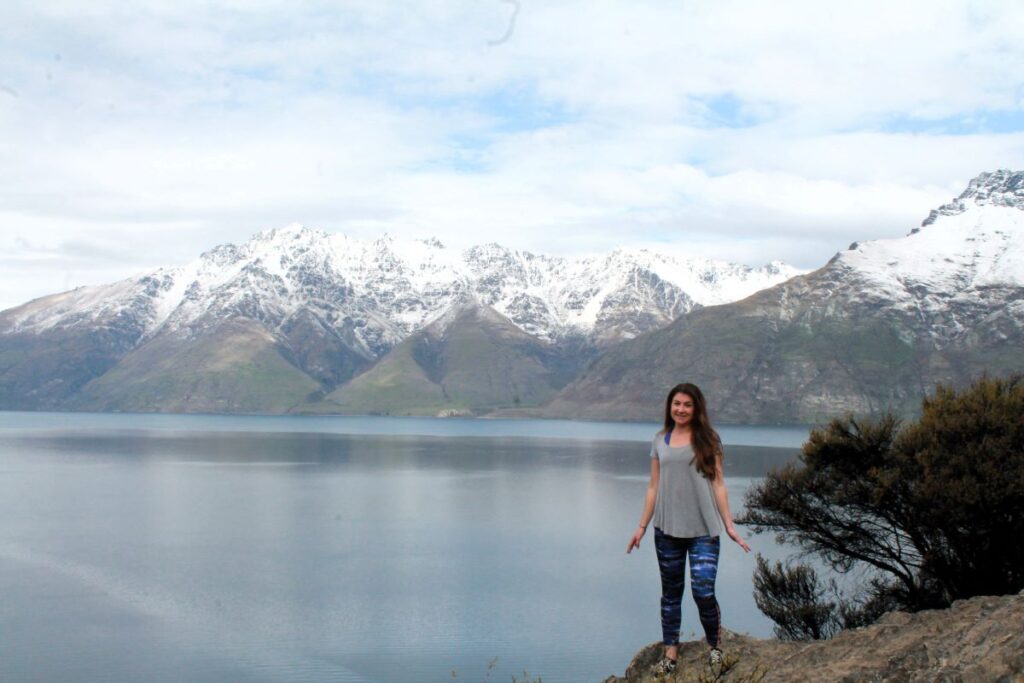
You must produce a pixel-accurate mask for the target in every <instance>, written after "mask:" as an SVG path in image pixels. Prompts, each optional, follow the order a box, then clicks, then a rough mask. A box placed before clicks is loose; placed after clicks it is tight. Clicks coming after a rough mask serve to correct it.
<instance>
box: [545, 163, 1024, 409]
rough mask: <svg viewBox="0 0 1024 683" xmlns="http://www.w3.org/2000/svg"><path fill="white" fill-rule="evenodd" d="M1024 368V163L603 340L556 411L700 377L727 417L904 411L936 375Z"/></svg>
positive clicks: (654, 397) (632, 399) (637, 401)
mask: <svg viewBox="0 0 1024 683" xmlns="http://www.w3.org/2000/svg"><path fill="white" fill-rule="evenodd" d="M1022 370H1024V173H1021V172H1018V173H1012V172H1010V171H998V172H995V173H984V174H981V175H980V176H978V177H977V178H975V179H974V180H972V181H971V183H970V184H969V186H968V188H967V189H966V190H965V191H964V192H963V194H961V195H960V196H959V197H958V198H957V199H955V200H954V201H952V202H950V203H949V204H946V205H944V206H942V207H940V208H939V209H937V210H935V211H933V212H932V213H931V215H930V216H929V217H928V218H927V219H926V220H925V221H924V223H923V225H922V226H921V227H920V228H918V229H915V230H913V231H911V232H910V234H908V235H907V236H906V237H903V238H899V239H888V240H877V241H872V242H864V243H859V244H858V243H854V244H853V245H851V246H850V248H849V249H847V250H846V251H843V252H840V253H838V254H836V256H835V257H834V258H833V259H832V260H831V261H829V263H828V264H826V265H825V266H824V267H823V268H821V269H819V270H817V271H814V272H812V273H809V274H806V275H802V276H798V277H795V278H793V279H791V280H788V281H786V282H784V283H781V284H779V285H776V286H774V287H771V288H768V289H766V290H763V291H761V292H758V293H756V294H754V295H752V296H750V297H748V298H746V299H743V300H741V301H737V302H734V303H731V304H726V305H720V306H710V307H706V308H702V309H699V310H695V311H692V312H691V313H689V314H687V315H684V316H681V317H680V318H679V319H677V320H676V321H675V322H673V323H672V324H671V325H669V326H667V327H665V328H662V329H660V330H657V331H654V332H651V333H648V334H645V335H642V336H639V337H637V338H635V339H633V340H630V341H627V342H624V343H623V344H621V345H619V346H617V347H615V348H612V349H609V350H608V351H607V352H606V353H604V354H603V355H602V356H601V357H600V358H598V359H597V360H595V361H594V363H593V364H592V365H591V366H590V367H589V368H588V370H587V371H586V372H585V373H584V374H583V375H582V376H581V377H580V378H578V379H577V380H576V381H574V382H573V383H572V384H570V385H569V386H567V387H566V388H565V389H564V390H562V391H561V392H560V393H559V394H558V396H556V397H555V399H554V400H553V401H552V402H551V403H550V404H549V406H548V407H547V408H546V409H545V415H548V416H583V417H595V418H598V417H600V418H613V417H618V418H625V419H651V416H653V415H657V414H659V411H660V410H661V403H662V401H663V400H664V395H665V393H666V391H667V389H668V388H669V387H670V386H672V385H673V384H675V383H677V382H679V381H684V380H685V381H692V382H695V383H697V384H699V385H701V387H702V388H703V389H705V392H706V393H707V394H708V396H709V400H710V401H711V403H712V405H711V408H712V411H713V414H714V416H715V417H716V418H717V419H719V420H723V421H728V422H755V423H771V422H816V421H820V420H824V419H827V418H828V417H829V416H831V415H834V414H836V413H837V412H842V411H854V412H858V413H866V412H875V411H879V410H883V409H893V410H896V411H897V412H900V413H904V414H909V413H912V412H914V411H915V410H916V409H917V408H918V407H919V405H920V401H921V398H922V397H923V396H924V394H925V393H926V392H927V391H928V390H930V389H931V388H932V387H933V386H934V384H935V383H936V382H940V381H941V382H952V383H954V384H963V383H966V382H968V381H969V380H970V379H972V378H974V377H976V376H978V375H980V374H982V373H983V372H989V373H993V374H1003V373H1009V372H1015V371H1017V372H1019V371H1022Z"/></svg>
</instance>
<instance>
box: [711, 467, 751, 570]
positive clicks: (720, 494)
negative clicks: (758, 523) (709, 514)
mask: <svg viewBox="0 0 1024 683" xmlns="http://www.w3.org/2000/svg"><path fill="white" fill-rule="evenodd" d="M711 490H712V491H713V492H714V494H715V503H716V504H717V505H718V514H719V515H721V517H722V522H723V523H724V524H725V533H727V534H729V538H731V539H732V540H734V541H736V542H737V543H738V544H739V546H740V547H741V548H743V550H744V551H745V552H748V553H749V552H750V546H749V545H747V542H746V541H744V540H743V537H741V536H740V534H739V532H738V531H736V525H735V524H733V522H732V513H731V512H730V511H729V492H728V491H727V490H726V488H725V472H723V470H722V458H721V456H719V457H718V458H717V461H716V462H715V478H714V480H713V481H712V482H711Z"/></svg>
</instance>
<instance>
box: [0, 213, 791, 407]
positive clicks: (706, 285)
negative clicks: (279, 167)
mask: <svg viewBox="0 0 1024 683" xmlns="http://www.w3.org/2000/svg"><path fill="white" fill-rule="evenodd" d="M799 272H800V271H798V270H796V269H795V268H792V267H790V266H787V265H785V264H781V263H771V264H768V265H767V266H764V267H761V268H750V267H747V266H741V265H736V264H730V263H724V262H715V261H708V260H698V259H678V258H673V257H671V256H668V255H664V254H658V253H653V252H650V251H646V250H642V249H619V250H616V251H614V252H612V253H610V254H607V255H604V256H598V257H589V258H563V257H554V256H545V255H538V254H532V253H529V252H525V251H517V250H513V249H508V248H505V247H502V246H500V245H497V244H486V245H481V246H476V247H473V248H470V249H467V250H464V251H460V250H455V249H448V248H446V247H445V246H444V245H442V244H441V243H440V242H439V241H437V240H436V239H428V240H398V239H394V238H392V237H389V236H387V235H385V236H383V237H381V238H379V239H376V240H359V239H354V238H351V237H348V236H346V235H342V234H327V233H325V232H321V231H318V230H313V229H309V228H305V227H302V226H299V225H290V226H287V227H285V228H281V229H274V230H268V231H265V232H261V233H259V234H257V235H255V236H254V237H253V238H252V239H250V240H249V241H248V242H246V243H244V244H242V245H237V246H236V245H231V244H228V245H222V246H219V247H217V248H215V249H212V250H210V251H208V252H206V253H205V254H203V255H201V256H200V257H199V258H197V259H196V260H194V261H192V262H191V263H188V264H186V265H184V266H179V267H168V268H160V269H158V270H155V271H153V272H150V273H145V274H143V275H140V276H138V277H134V278H130V279H127V280H124V281H121V282H117V283H113V284H110V285H105V286H100V287H84V288H79V289H76V290H73V291H70V292H64V293H61V294H55V295H52V296H48V297H43V298H41V299H37V300H34V301H31V302H29V303H27V304H24V305H23V306H19V307H17V308H13V309H10V310H8V311H5V312H3V313H0V344H2V345H3V346H5V347H8V348H17V349H19V353H20V350H25V353H26V354H27V355H25V356H18V355H10V356H9V357H10V358H22V359H23V360H22V361H21V362H19V363H17V364H16V365H12V367H11V368H9V369H8V370H10V372H9V374H8V378H7V379H8V380H9V384H10V385H11V387H12V388H9V389H6V390H5V391H2V392H0V394H5V395H4V396H2V397H0V398H3V402H2V405H6V406H11V407H18V406H22V407H60V406H64V405H67V400H68V397H69V396H72V395H77V394H78V392H80V391H81V392H82V393H81V396H80V398H81V397H87V396H91V398H90V399H89V400H88V401H85V403H83V404H82V405H87V406H91V407H94V408H97V407H98V408H100V409H115V408H116V409H139V410H142V409H167V408H166V405H167V403H166V401H165V400H164V399H162V398H159V397H161V396H166V395H168V394H173V395H174V396H175V397H176V398H174V400H173V401H172V405H173V406H175V407H176V409H177V408H180V409H194V410H199V409H203V410H231V409H238V410H241V409H246V410H278V409H281V408H280V406H279V405H278V404H277V403H273V404H270V405H267V404H249V403H246V404H244V405H243V404H240V403H232V401H233V400H234V399H233V398H231V397H229V396H228V395H227V394H229V393H230V394H232V395H236V394H237V393H238V392H240V391H242V390H241V389H232V390H231V391H230V392H229V391H228V389H227V388H226V387H228V386H234V384H233V382H235V381H236V380H237V379H238V378H239V377H251V378H252V382H253V383H254V386H255V383H256V382H257V378H258V377H263V376H264V375H265V374H266V373H270V374H272V375H274V376H275V377H278V378H279V379H278V381H280V382H284V383H285V384H287V385H289V386H291V387H292V391H293V392H294V396H292V398H291V399H289V401H291V403H289V404H288V405H289V406H291V407H294V405H297V404H298V403H302V402H303V401H305V400H306V399H305V398H303V397H307V395H308V396H314V395H315V394H318V393H319V394H326V393H328V392H331V391H332V390H333V389H334V388H336V387H338V386H340V385H343V384H344V383H345V382H347V381H349V380H350V379H351V378H352V377H353V376H355V375H357V374H358V373H359V372H361V371H362V370H364V369H366V368H367V367H368V366H369V365H370V364H372V363H374V362H376V361H377V360H378V359H380V358H382V357H383V356H384V355H385V354H387V353H388V352H390V351H391V350H392V349H394V348H396V346H397V345H398V344H400V343H401V342H402V341H403V340H405V339H408V338H409V337H410V335H412V334H413V333H415V332H417V331H418V330H421V329H424V328H425V327H427V326H428V325H430V324H431V322H432V321H436V320H438V319H439V318H441V317H442V316H444V315H445V314H446V313H447V312H449V311H451V310H452V308H453V307H455V306H461V305H463V304H464V303H465V302H466V301H467V300H472V301H473V302H474V306H477V307H478V308H479V307H483V309H486V310H487V311H490V313H486V315H483V314H480V315H483V317H480V315H477V316H476V317H473V316H470V317H468V318H466V317H464V318H463V319H462V320H463V321H464V322H463V326H464V325H465V324H469V323H466V322H465V321H469V320H482V319H485V318H488V319H489V317H493V316H494V315H498V316H503V317H505V318H507V319H508V321H509V324H510V325H512V326H514V327H515V328H517V329H518V330H520V331H521V332H522V333H524V334H525V335H527V336H528V337H530V338H532V339H534V340H535V341H536V343H537V344H540V345H545V344H547V345H550V346H551V347H553V349H554V350H555V351H541V350H537V351H536V353H534V352H532V351H531V352H530V353H532V354H534V355H529V354H527V355H528V356H529V357H530V358H542V359H545V361H544V363H545V365H544V367H545V368H546V369H545V370H544V372H545V373H549V374H548V375H545V376H547V377H550V378H554V379H552V380H551V381H553V382H556V384H557V382H562V384H559V385H558V387H560V386H562V385H564V382H565V381H568V379H569V378H568V377H565V372H566V368H574V367H577V368H578V367H580V366H581V365H582V364H583V363H585V362H586V361H588V360H589V359H590V358H592V357H593V355H594V353H596V352H597V350H599V349H600V348H603V347H605V346H607V345H609V344H611V343H613V342H616V341H619V340H622V339H629V338H632V337H635V336H637V335H639V334H643V333H645V332H649V331H651V330H653V329H657V328H659V327H662V326H664V325H667V324H668V323H670V322H671V321H672V320H673V319H675V318H676V317H678V316H679V315H681V314H683V313H685V312H687V311H690V310H693V309H694V308H695V307H699V306H701V305H708V304H718V303H722V302H724V301H729V300H732V299H734V298H737V297H743V296H747V295H749V294H751V293H753V292H755V291H757V290H758V289H760V288H763V287H766V286H769V285H771V284H774V283H776V282H780V281H782V280H784V279H786V278H788V277H791V276H793V275H795V274H798V273H799ZM483 309H481V310H483ZM498 338H507V335H505V336H501V335H499V337H498ZM214 340H216V343H214ZM225 345H226V346H225ZM198 349H207V351H206V352H203V353H200V352H199V351H198ZM225 349H235V350H238V351H239V353H240V354H242V356H244V358H241V357H239V358H235V357H231V358H228V357H224V355H225V353H226V350H225ZM157 350H159V352H158V351H157ZM243 351H244V352H245V353H242V352H243ZM182 354H184V356H187V358H185V357H184V356H182ZM204 354H205V355H204ZM245 354H249V355H245ZM215 356H216V357H217V358H220V360H219V361H217V362H214V361H213V360H212V359H213V358H214V357H215ZM172 357H173V358H177V361H176V363H177V365H176V366H175V367H174V368H172V367H171V366H170V365H169V364H168V363H169V361H168V360H167V359H168V358H172ZM29 359H31V360H29ZM40 359H43V360H40ZM238 363H248V364H249V365H250V366H251V369H252V372H251V373H250V374H249V375H246V374H244V373H242V374H239V373H237V372H236V373H234V374H233V375H230V374H225V376H224V377H223V378H222V379H221V380H219V381H218V382H216V383H214V385H213V386H211V387H208V388H206V389H202V390H200V389H198V388H197V387H207V384H208V383H209V382H211V381H212V380H211V379H210V378H211V377H213V376H214V374H215V370H216V369H217V368H221V369H223V368H227V367H229V366H230V367H234V366H235V365H237V364H238ZM40 364H41V365H40ZM182 368H191V374H189V372H184V371H182ZM129 369H131V372H129ZM200 369H202V372H200ZM293 370H294V371H295V372H292V371H293ZM225 372H226V371H225ZM147 373H156V374H155V375H152V376H151V374H147ZM295 373H298V374H295ZM101 376H104V378H103V379H102V380H101V379H100V378H101ZM139 378H143V380H144V381H143V380H140V379H139ZM281 378H286V379H281ZM559 378H564V379H559ZM139 382H141V384H139ZM136 384H138V386H136ZM506 384H507V386H513V385H515V382H512V381H511V380H510V383H506ZM86 385H89V388H88V390H85V389H83V388H84V387H86ZM154 386H159V387H163V388H162V389H160V390H159V391H155V390H153V387H154ZM503 386H504V384H503ZM133 387H134V388H133ZM0 388H2V387H0ZM101 389H102V391H101ZM214 389H216V391H218V392H221V393H222V394H224V396H222V397H221V398H218V399H216V400H213V401H212V402H210V403H202V402H200V403H199V404H197V403H196V401H198V400H199V399H198V398H197V397H200V396H206V397H207V398H209V396H208V392H209V391H212V390H214ZM250 389H252V390H253V391H255V388H253V387H250ZM154 391H155V393H154ZM126 392H128V393H131V392H135V393H133V394H131V396H129V395H128V393H126ZM139 392H142V393H143V394H145V395H147V396H151V399H147V400H148V401H149V402H142V403H138V402H137V401H136V400H135V398H133V397H137V396H139V395H141V394H139ZM146 392H149V393H146ZM204 392H207V393H205V394H204ZM115 394H117V395H119V396H120V395H123V400H122V399H119V400H118V401H114V402H110V401H109V400H108V399H109V398H110V397H111V396H113V395H115ZM534 395H537V396H539V395H541V394H540V393H535V394H534ZM82 400H83V401H84V400H85V399H84V398H82ZM204 400H205V399H204ZM310 400H314V401H315V400H317V399H315V398H314V399H310ZM161 406H163V407H161Z"/></svg>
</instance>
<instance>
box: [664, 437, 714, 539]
mask: <svg viewBox="0 0 1024 683" xmlns="http://www.w3.org/2000/svg"><path fill="white" fill-rule="evenodd" d="M670 437H671V432H668V433H666V434H665V436H664V438H661V435H660V434H659V435H657V436H655V437H654V441H653V443H652V444H651V457H652V458H657V459H658V461H659V471H660V474H659V476H658V499H657V500H656V501H655V503H654V518H653V520H652V521H653V522H654V526H655V527H656V528H658V529H661V532H662V533H664V534H668V535H669V536H676V537H677V538H695V537H697V536H719V535H721V533H722V518H721V515H719V514H718V506H717V505H715V496H714V493H713V492H712V490H711V482H710V481H708V479H706V478H705V477H704V475H702V474H701V473H700V470H698V469H697V467H696V465H695V464H694V463H693V448H692V447H691V446H690V445H689V444H687V445H685V446H670V445H669V439H670Z"/></svg>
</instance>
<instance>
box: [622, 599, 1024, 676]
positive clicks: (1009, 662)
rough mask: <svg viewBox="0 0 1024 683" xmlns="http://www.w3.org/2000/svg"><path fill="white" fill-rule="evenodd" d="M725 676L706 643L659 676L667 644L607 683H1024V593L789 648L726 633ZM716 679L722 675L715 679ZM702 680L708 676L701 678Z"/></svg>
mask: <svg viewBox="0 0 1024 683" xmlns="http://www.w3.org/2000/svg"><path fill="white" fill-rule="evenodd" d="M722 647H723V649H724V650H725V652H726V667H725V671H716V672H711V671H710V670H709V669H708V667H707V665H706V664H705V663H704V658H705V657H706V653H707V645H706V644H704V643H703V642H688V643H683V644H682V646H681V647H680V651H679V662H680V666H679V669H677V670H676V672H675V674H673V675H672V676H667V677H657V676H655V675H654V674H653V672H652V667H653V666H654V665H655V664H656V663H657V662H658V660H659V659H660V658H661V656H662V646H661V644H660V643H652V644H651V645H648V646H647V647H645V648H643V649H642V650H640V652H638V653H637V654H636V656H635V657H634V658H633V661H632V662H630V664H629V666H628V668H627V669H626V672H625V676H623V677H618V676H609V677H608V678H607V679H606V680H605V683H647V682H649V681H650V682H653V681H679V682H680V683H682V682H683V681H685V682H686V683H691V682H697V681H721V682H722V683H727V682H729V681H735V682H736V683H741V682H745V683H758V682H761V683H776V682H777V683H831V682H840V681H842V682H844V683H859V682H861V681H863V682H864V683H868V682H869V681H870V682H872V683H876V682H877V683H917V682H921V683H923V682H925V681H928V682H932V681H962V682H964V683H968V682H972V681H978V682H979V683H981V682H982V681H992V682H996V681H998V682H1000V683H1021V682H1024V593H1021V594H1019V595H1007V596H1002V597H977V598H971V599H970V600H961V601H957V602H955V603H953V606H952V607H950V608H949V609H945V610H929V611H925V612H917V613H915V614H907V613H904V612H891V613H889V614H887V615H885V616H884V617H882V619H881V620H880V621H879V622H878V623H876V624H873V625H871V626H868V627H865V628H860V629H854V630H850V631H844V632H842V633H840V634H838V635H837V636H836V637H834V638H833V639H831V640H826V641H814V642H808V643H789V642H782V641H778V640H759V639H757V638H750V637H748V636H741V635H737V634H734V633H731V632H728V631H727V632H725V634H724V637H723V641H722ZM716 675H717V677H716ZM702 676H703V678H702Z"/></svg>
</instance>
